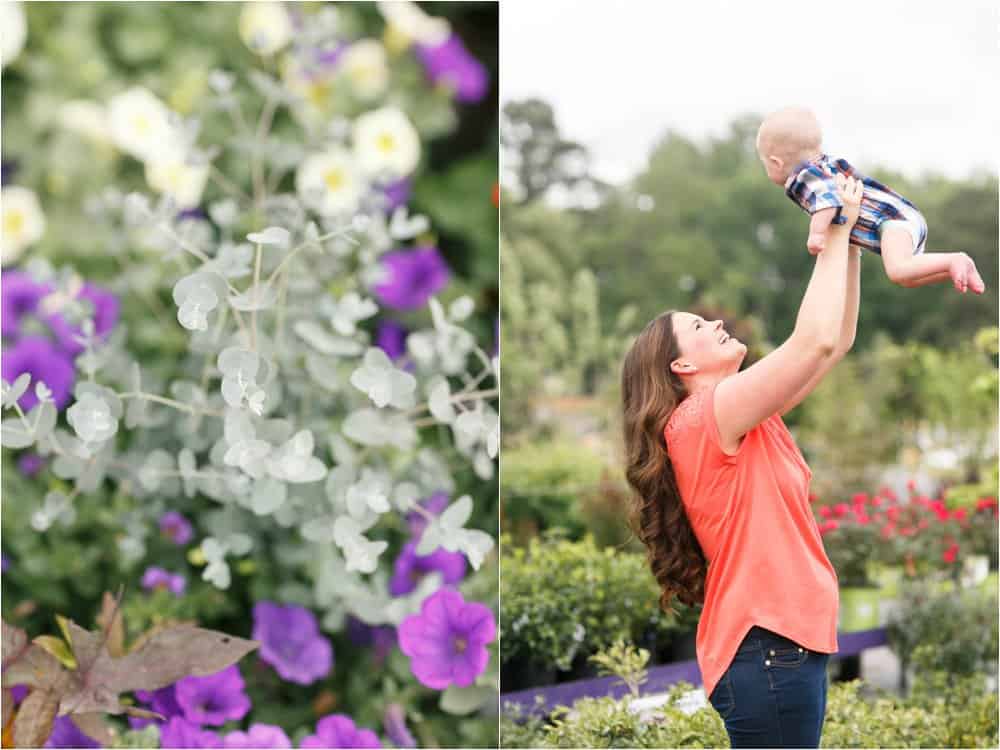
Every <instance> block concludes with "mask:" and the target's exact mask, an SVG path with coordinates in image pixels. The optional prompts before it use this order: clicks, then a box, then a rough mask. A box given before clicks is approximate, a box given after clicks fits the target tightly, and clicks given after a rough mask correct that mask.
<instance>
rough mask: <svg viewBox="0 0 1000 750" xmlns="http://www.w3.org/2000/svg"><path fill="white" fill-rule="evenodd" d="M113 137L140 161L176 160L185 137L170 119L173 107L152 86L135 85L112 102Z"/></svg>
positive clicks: (109, 105) (111, 124)
mask: <svg viewBox="0 0 1000 750" xmlns="http://www.w3.org/2000/svg"><path fill="white" fill-rule="evenodd" d="M108 127H109V128H110V131H111V140H112V141H114V143H115V144H116V145H117V146H118V147H119V148H120V149H122V150H123V151H126V152H127V153H129V154H132V156H134V157H136V158H137V159H139V160H140V161H150V160H167V161H169V160H176V159H180V158H182V157H183V156H184V141H183V138H182V137H181V134H180V133H179V132H178V130H177V129H176V128H175V127H174V126H173V125H172V123H171V122H170V110H169V109H168V108H167V105H166V104H164V103H163V102H161V101H160V100H159V99H157V98H156V97H155V96H154V95H153V94H152V93H151V92H150V91H149V90H148V89H144V88H142V87H140V86H134V87H132V88H130V89H128V90H127V91H124V92H122V93H121V94H118V95H117V96H113V97H112V98H111V101H110V102H109V103H108Z"/></svg>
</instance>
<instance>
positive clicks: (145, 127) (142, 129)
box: [132, 115, 149, 135]
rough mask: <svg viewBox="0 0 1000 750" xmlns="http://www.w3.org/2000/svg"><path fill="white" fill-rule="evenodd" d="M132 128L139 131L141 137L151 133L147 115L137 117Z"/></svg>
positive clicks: (133, 120)
mask: <svg viewBox="0 0 1000 750" xmlns="http://www.w3.org/2000/svg"><path fill="white" fill-rule="evenodd" d="M132 127H134V128H135V129H136V130H137V131H139V135H146V133H148V132H149V118H148V117H146V115H136V116H135V117H133V118H132Z"/></svg>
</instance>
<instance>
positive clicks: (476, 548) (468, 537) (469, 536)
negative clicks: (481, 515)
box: [459, 529, 493, 570]
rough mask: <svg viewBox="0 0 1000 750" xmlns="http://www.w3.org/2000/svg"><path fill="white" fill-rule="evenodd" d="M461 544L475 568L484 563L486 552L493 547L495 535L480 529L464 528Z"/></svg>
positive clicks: (460, 539)
mask: <svg viewBox="0 0 1000 750" xmlns="http://www.w3.org/2000/svg"><path fill="white" fill-rule="evenodd" d="M459 545H460V547H461V550H462V552H464V553H465V556H466V557H467V558H469V564H470V565H471V566H472V567H473V569H475V570H479V566H480V565H482V564H483V560H484V559H485V558H486V554H487V553H488V552H489V551H490V550H491V549H493V537H491V536H490V535H489V534H487V533H486V532H485V531H480V530H479V529H462V531H461V533H460V534H459Z"/></svg>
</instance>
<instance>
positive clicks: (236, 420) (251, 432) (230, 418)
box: [222, 409, 257, 445]
mask: <svg viewBox="0 0 1000 750" xmlns="http://www.w3.org/2000/svg"><path fill="white" fill-rule="evenodd" d="M222 425H223V426H222V430H223V432H222V434H223V437H224V438H225V439H226V442H227V443H229V445H236V444H237V443H242V442H244V441H247V440H253V439H254V438H256V437H257V430H256V429H254V426H253V420H251V418H250V415H249V414H247V413H246V412H244V411H240V410H239V409H226V416H225V418H224V420H223V423H222Z"/></svg>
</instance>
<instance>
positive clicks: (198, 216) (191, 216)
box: [174, 206, 208, 221]
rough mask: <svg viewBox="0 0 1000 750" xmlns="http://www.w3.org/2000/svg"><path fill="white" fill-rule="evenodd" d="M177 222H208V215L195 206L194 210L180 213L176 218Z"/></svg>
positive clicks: (185, 210) (186, 209) (187, 209)
mask: <svg viewBox="0 0 1000 750" xmlns="http://www.w3.org/2000/svg"><path fill="white" fill-rule="evenodd" d="M174 218H175V219H177V221H187V220H198V221H208V214H206V213H205V212H204V211H203V210H202V209H200V208H198V207H197V206H195V207H194V208H185V209H184V210H183V211H178V213H177V216H175V217H174Z"/></svg>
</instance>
